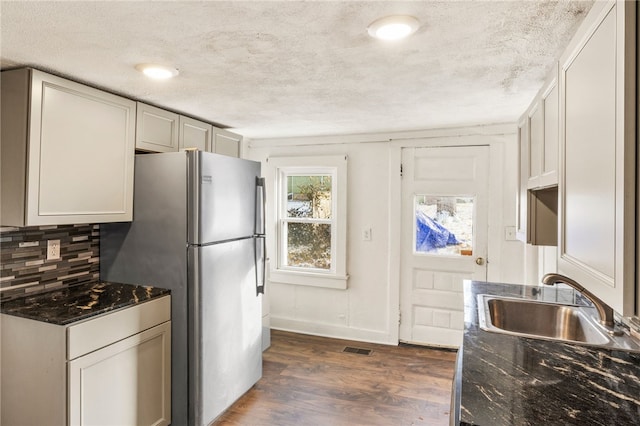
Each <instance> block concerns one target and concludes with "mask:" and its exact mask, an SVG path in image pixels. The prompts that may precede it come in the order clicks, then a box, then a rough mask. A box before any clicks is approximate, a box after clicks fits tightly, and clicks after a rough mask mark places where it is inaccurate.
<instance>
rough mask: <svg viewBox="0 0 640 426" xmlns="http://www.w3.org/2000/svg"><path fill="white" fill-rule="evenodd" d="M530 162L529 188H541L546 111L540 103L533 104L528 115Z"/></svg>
mask: <svg viewBox="0 0 640 426" xmlns="http://www.w3.org/2000/svg"><path fill="white" fill-rule="evenodd" d="M528 120H529V126H528V129H529V162H528V165H529V167H528V175H527V188H536V187H538V186H540V174H541V170H542V158H541V157H542V150H543V146H544V109H543V107H542V104H541V102H540V101H536V103H534V104H533V106H532V108H531V110H530V111H529V113H528Z"/></svg>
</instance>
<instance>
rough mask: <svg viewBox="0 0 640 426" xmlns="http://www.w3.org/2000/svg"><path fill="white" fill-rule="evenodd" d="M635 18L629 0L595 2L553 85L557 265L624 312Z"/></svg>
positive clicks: (631, 260)
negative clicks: (557, 121) (556, 94)
mask: <svg viewBox="0 0 640 426" xmlns="http://www.w3.org/2000/svg"><path fill="white" fill-rule="evenodd" d="M634 18H635V2H608V3H596V5H594V9H593V10H592V11H591V12H590V14H589V16H588V17H587V19H585V24H584V25H583V27H582V28H586V30H582V32H581V33H579V34H580V37H579V38H578V40H577V42H576V43H574V46H573V48H572V49H571V50H570V51H569V52H568V54H567V55H565V57H563V60H562V68H561V91H560V93H561V114H562V116H561V118H562V120H561V125H562V126H563V127H562V131H561V133H560V135H561V139H560V144H561V150H560V153H561V169H560V197H559V199H560V206H559V210H560V211H559V215H560V233H559V236H560V247H559V251H558V255H559V258H558V269H559V271H560V272H561V273H564V274H565V275H568V276H570V277H571V278H573V279H575V280H577V281H578V282H579V283H581V284H582V285H583V286H584V287H586V288H587V289H588V290H590V291H592V292H593V293H594V294H596V295H597V296H598V297H600V298H601V299H602V300H603V301H605V302H606V303H607V304H609V305H610V306H611V307H612V308H613V309H614V310H616V311H617V312H618V313H621V314H623V315H632V314H633V308H634V302H635V301H634V299H635V298H634V287H635V281H634V273H635V269H634V268H635V266H634V265H635V161H636V153H635V143H636V141H635V105H634V103H635V97H634V96H633V93H635V91H634V90H632V89H633V86H632V83H634V81H633V79H635V57H634V54H630V53H628V50H629V45H628V44H627V43H628V39H629V38H630V37H635V28H634V26H633V25H630V21H631V20H632V19H634ZM631 45H632V44H631ZM631 76H633V77H631Z"/></svg>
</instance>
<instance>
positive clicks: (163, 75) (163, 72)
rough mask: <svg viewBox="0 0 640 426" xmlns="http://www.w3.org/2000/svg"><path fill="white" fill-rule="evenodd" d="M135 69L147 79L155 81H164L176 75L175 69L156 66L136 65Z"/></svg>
mask: <svg viewBox="0 0 640 426" xmlns="http://www.w3.org/2000/svg"><path fill="white" fill-rule="evenodd" d="M136 69H137V70H138V71H140V72H141V73H143V74H144V75H146V76H147V77H149V78H153V79H156V80H166V79H168V78H171V77H175V76H176V75H178V70H177V69H176V68H172V67H167V66H164V65H158V64H138V65H136Z"/></svg>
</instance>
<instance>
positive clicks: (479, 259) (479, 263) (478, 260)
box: [476, 257, 484, 266]
mask: <svg viewBox="0 0 640 426" xmlns="http://www.w3.org/2000/svg"><path fill="white" fill-rule="evenodd" d="M476 265H480V266H482V265H484V259H483V258H481V257H479V258H477V259H476Z"/></svg>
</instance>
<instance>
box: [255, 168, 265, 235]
mask: <svg viewBox="0 0 640 426" xmlns="http://www.w3.org/2000/svg"><path fill="white" fill-rule="evenodd" d="M266 199H267V189H266V186H265V179H264V178H263V177H256V234H257V235H264V233H265V229H266V226H267V225H266V215H265V213H266V208H265V203H266Z"/></svg>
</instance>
